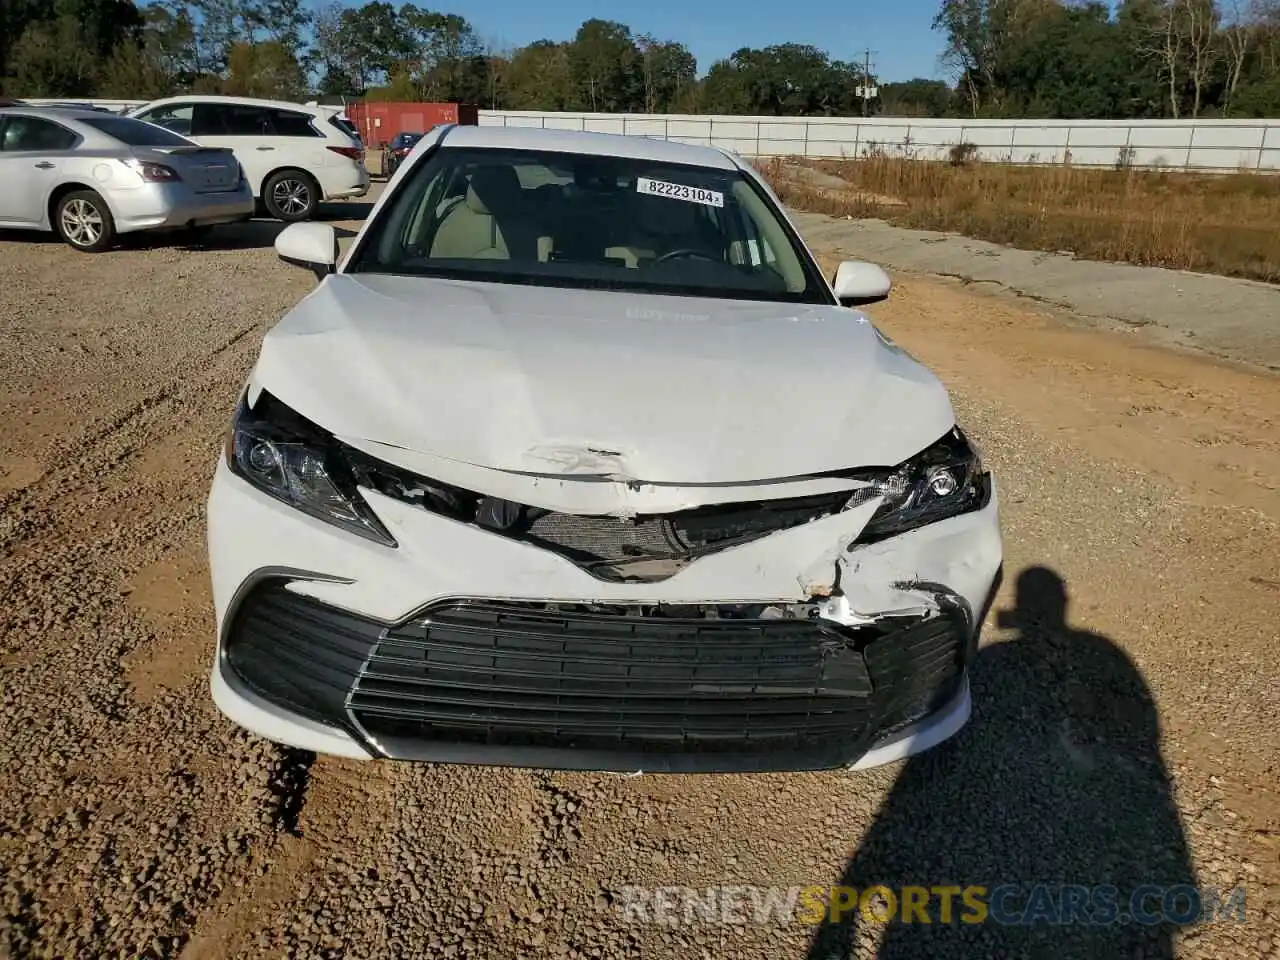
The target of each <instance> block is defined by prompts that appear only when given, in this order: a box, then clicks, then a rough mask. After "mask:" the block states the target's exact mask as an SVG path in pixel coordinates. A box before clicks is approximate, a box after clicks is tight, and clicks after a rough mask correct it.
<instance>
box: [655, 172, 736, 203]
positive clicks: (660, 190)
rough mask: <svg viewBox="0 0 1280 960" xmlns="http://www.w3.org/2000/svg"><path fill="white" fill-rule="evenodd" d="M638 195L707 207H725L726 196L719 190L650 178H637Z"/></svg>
mask: <svg viewBox="0 0 1280 960" xmlns="http://www.w3.org/2000/svg"><path fill="white" fill-rule="evenodd" d="M636 193H647V194H651V195H652V196H655V197H670V198H671V199H673V200H687V201H689V202H690V203H700V204H702V205H703V206H707V207H723V206H724V194H723V193H720V192H719V191H718V190H706V189H704V188H702V187H690V186H688V185H687V184H683V183H668V182H667V181H666V180H650V179H649V178H648V177H636Z"/></svg>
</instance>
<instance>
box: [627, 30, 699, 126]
mask: <svg viewBox="0 0 1280 960" xmlns="http://www.w3.org/2000/svg"><path fill="white" fill-rule="evenodd" d="M636 47H637V49H638V50H639V51H640V71H641V75H642V77H643V80H644V111H645V112H646V113H668V112H670V111H672V110H674V109H676V105H677V104H678V103H679V102H681V100H682V98H687V97H688V94H689V91H690V90H692V88H693V86H694V85H695V84H696V83H697V82H698V80H697V78H698V62H697V60H695V59H694V56H693V54H692V53H690V52H689V50H688V48H687V47H685V45H684V44H682V43H676V42H675V41H661V40H654V39H653V38H652V37H649V36H642V37H640V38H638V40H637V42H636Z"/></svg>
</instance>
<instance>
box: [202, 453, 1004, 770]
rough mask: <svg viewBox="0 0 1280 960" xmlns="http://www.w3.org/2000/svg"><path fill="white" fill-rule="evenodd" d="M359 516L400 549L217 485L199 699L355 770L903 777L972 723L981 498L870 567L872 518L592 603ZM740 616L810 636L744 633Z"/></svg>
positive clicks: (606, 594)
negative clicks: (209, 658)
mask: <svg viewBox="0 0 1280 960" xmlns="http://www.w3.org/2000/svg"><path fill="white" fill-rule="evenodd" d="M367 497H368V499H369V502H370V503H371V505H372V506H373V508H374V509H375V510H376V511H377V513H378V515H379V517H380V518H381V519H382V520H383V522H384V523H386V525H387V527H388V529H390V530H391V531H392V533H393V534H394V536H395V538H396V540H397V542H398V543H399V544H400V546H399V547H398V548H395V549H390V548H386V547H382V546H379V545H377V544H374V543H367V542H364V541H358V540H356V539H355V538H352V537H351V536H350V535H348V534H345V533H343V532H342V531H340V530H338V529H335V528H333V527H330V526H329V525H327V524H324V523H322V522H320V521H317V520H313V519H311V518H309V517H307V516H305V515H303V514H301V513H299V512H298V511H296V510H293V509H291V508H289V507H287V506H284V505H282V504H280V503H278V502H276V501H274V500H271V499H270V498H268V497H266V496H264V495H262V494H261V493H259V492H258V491H256V490H254V489H253V488H251V487H249V486H248V485H247V484H245V483H243V482H242V481H240V480H239V479H238V478H236V477H234V476H232V475H231V474H230V473H229V471H227V470H226V468H225V466H221V465H220V467H219V470H218V475H217V478H216V479H215V483H214V487H213V491H212V493H211V496H210V500H209V546H210V557H211V562H212V568H213V581H214V596H215V603H216V606H217V613H218V630H219V644H218V656H217V661H216V663H215V666H214V671H213V678H212V680H213V690H214V696H215V699H216V700H217V702H218V705H219V706H220V707H221V709H222V710H223V712H224V713H226V714H227V715H228V716H230V717H231V718H232V719H233V720H235V721H237V722H238V723H240V724H241V725H243V726H245V727H247V728H249V729H251V730H254V731H255V732H257V733H259V734H261V735H263V736H266V737H268V738H271V739H274V740H277V741H280V742H284V743H289V744H292V745H295V746H299V747H302V748H306V749H314V750H317V751H320V752H325V753H338V754H343V755H347V756H384V757H395V758H404V759H417V760H438V761H451V762H476V763H496V764H512V765H520V766H546V767H558V768H574V769H595V770H625V771H633V770H648V771H664V770H669V771H711V770H781V769H815V768H824V767H838V766H872V765H875V764H876V763H883V762H887V761H889V760H894V759H898V758H899V757H901V756H905V755H909V754H911V753H914V752H918V751H919V750H921V749H925V748H927V747H929V746H932V745H933V744H934V743H937V742H939V741H940V740H942V739H945V738H946V737H947V736H950V735H951V734H952V733H954V732H955V731H956V730H958V729H959V728H960V726H962V725H963V723H964V721H965V719H966V718H967V716H968V710H969V700H968V686H967V682H966V679H965V669H966V665H967V663H968V662H969V660H970V658H971V656H972V654H973V651H974V649H975V647H976V643H977V636H978V629H979V626H980V622H981V618H982V616H983V614H984V613H985V610H986V607H987V604H988V602H989V597H990V594H991V591H992V589H993V586H994V583H995V579H996V575H997V571H998V569H999V566H1000V562H1001V545H1000V534H999V527H998V523H997V520H996V502H995V493H994V490H993V491H992V494H991V497H990V500H989V502H988V503H987V504H986V505H985V506H984V507H983V508H982V509H980V510H978V511H975V512H972V513H969V514H965V515H963V516H959V517H955V518H952V519H949V520H944V521H941V522H938V523H935V524H932V525H930V526H927V527H924V528H921V529H918V530H915V531H911V532H909V533H906V534H902V535H900V536H897V537H893V538H891V539H889V540H885V541H881V542H879V543H876V544H873V545H870V546H857V545H853V546H850V545H851V544H853V542H854V541H855V540H856V537H857V534H858V532H859V531H860V530H861V529H862V527H863V526H864V525H865V524H866V522H867V520H868V519H869V518H870V516H871V514H872V513H873V512H874V509H875V504H874V503H870V504H865V505H863V506H860V507H857V508H854V509H851V510H847V511H844V512H842V513H840V514H838V515H835V516H831V517H827V518H825V519H822V520H816V521H813V522H811V523H808V524H805V525H803V526H801V527H796V528H793V529H790V530H785V531H781V532H778V533H774V534H771V535H769V536H766V537H762V538H760V539H758V540H755V541H752V542H749V543H745V544H742V545H739V546H736V547H731V548H727V549H724V550H722V551H720V552H718V553H713V554H710V555H707V556H705V557H702V558H700V559H698V560H697V561H695V562H693V563H691V564H689V565H688V566H687V567H686V568H684V569H682V570H680V571H679V572H677V573H676V574H674V575H673V576H671V577H669V578H667V579H665V580H661V581H657V582H651V583H610V582H604V581H601V580H598V579H596V578H595V577H593V576H591V575H590V574H589V573H587V572H586V571H584V570H583V569H581V568H580V567H578V566H576V565H575V564H573V563H572V562H570V561H569V560H566V559H565V558H563V557H561V556H558V555H556V554H554V553H551V552H549V551H546V550H543V549H540V548H538V547H536V546H533V545H531V544H528V543H522V542H518V541H512V540H510V539H507V538H504V537H501V536H498V535H495V534H492V533H489V532H487V531H484V530H481V529H478V528H476V527H474V526H471V525H468V524H463V523H458V522H456V521H451V520H448V519H446V518H444V517H441V516H438V515H435V514H432V513H429V512H427V511H423V510H421V509H417V508H415V507H413V506H411V505H409V504H405V503H402V502H400V501H397V500H393V499H390V498H386V497H382V496H380V495H378V494H373V493H370V494H367ZM828 594H829V596H828ZM744 603H750V604H759V603H769V604H777V605H779V607H780V608H781V609H790V610H791V611H792V612H795V611H796V610H799V611H800V612H801V616H800V618H799V619H785V618H767V619H765V618H752V619H742V618H736V617H735V616H734V615H733V614H732V612H731V610H730V609H729V605H733V604H744ZM654 604H661V605H663V606H664V607H668V608H669V605H674V604H681V605H686V606H687V609H684V610H677V611H672V612H671V613H670V614H668V615H661V616H660V615H656V614H655V612H654V610H653V608H652V606H651V605H654ZM796 605H798V606H796ZM721 610H724V611H725V613H727V614H728V615H722V614H721V612H720V611H721Z"/></svg>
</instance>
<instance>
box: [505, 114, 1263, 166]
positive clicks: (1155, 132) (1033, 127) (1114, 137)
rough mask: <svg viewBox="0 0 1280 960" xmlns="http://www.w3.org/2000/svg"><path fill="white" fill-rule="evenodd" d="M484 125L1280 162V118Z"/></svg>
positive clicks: (762, 152) (556, 119)
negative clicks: (1124, 152) (966, 145)
mask: <svg viewBox="0 0 1280 960" xmlns="http://www.w3.org/2000/svg"><path fill="white" fill-rule="evenodd" d="M480 123H481V124H482V125H489V124H492V125H497V126H503V125H506V126H513V127H515V126H527V127H550V128H559V129H565V130H598V131H602V132H605V133H628V134H636V135H640V136H650V137H661V138H663V139H668V140H681V141H685V142H687V143H697V144H703V145H714V146H718V147H724V148H726V149H729V150H733V151H735V152H737V153H740V154H744V155H747V156H759V157H767V156H807V157H862V156H866V154H867V152H868V151H870V150H874V149H876V148H879V149H883V150H884V151H886V152H887V153H890V154H893V155H905V156H910V157H915V158H928V159H946V157H947V153H948V151H949V150H950V149H951V147H952V146H954V145H955V144H957V143H961V142H967V143H972V144H974V145H975V146H976V147H977V148H978V156H979V157H980V158H982V159H983V160H990V161H997V162H999V161H1003V162H1014V163H1062V162H1063V161H1064V159H1065V157H1066V156H1067V154H1068V152H1069V153H1070V159H1071V163H1072V164H1075V165H1078V166H1097V167H1112V166H1115V164H1116V161H1117V159H1118V157H1119V156H1120V152H1121V150H1127V151H1129V153H1130V156H1131V162H1132V163H1133V165H1135V166H1143V167H1166V168H1170V169H1177V170H1182V169H1188V170H1206V171H1212V170H1217V171H1234V170H1238V169H1241V168H1244V169H1249V170H1280V120H930V119H906V118H901V119H898V118H889V117H874V118H870V119H862V118H852V117H810V118H803V117H726V116H690V115H683V114H667V115H663V114H608V113H542V112H533V111H508V110H481V111H480Z"/></svg>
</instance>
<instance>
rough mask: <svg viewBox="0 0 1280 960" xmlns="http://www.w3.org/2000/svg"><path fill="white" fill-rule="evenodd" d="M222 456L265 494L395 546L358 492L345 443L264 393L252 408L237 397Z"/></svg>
mask: <svg viewBox="0 0 1280 960" xmlns="http://www.w3.org/2000/svg"><path fill="white" fill-rule="evenodd" d="M226 457H227V465H228V466H229V467H230V468H231V472H232V473H234V474H236V475H237V476H238V477H240V478H241V479H243V480H245V481H246V482H248V483H251V484H253V486H255V487H257V488H258V489H259V490H261V491H262V492H263V493H266V494H268V495H269V496H272V497H275V498H276V499H277V500H280V501H281V502H283V503H287V504H289V506H291V507H296V508H297V509H299V510H301V511H302V512H303V513H307V514H310V515H311V516H313V517H316V518H317V519H319V520H323V521H325V522H326V523H332V524H333V525H334V526H338V527H341V528H342V529H344V530H348V531H350V532H351V533H354V534H357V535H358V536H361V537H364V538H365V539H367V540H373V541H374V542H376V543H382V544H386V545H387V546H389V547H394V546H395V545H396V541H395V538H394V537H392V536H391V534H390V533H389V532H388V531H387V528H386V527H384V526H383V525H382V522H381V521H380V520H379V519H378V517H377V515H376V514H375V513H374V512H373V510H372V509H370V507H369V505H368V504H367V503H365V501H364V498H363V497H361V496H360V493H359V491H358V490H357V489H356V478H355V474H354V473H353V471H352V469H351V464H350V463H349V461H348V459H347V457H346V455H345V452H344V450H343V445H342V444H341V443H340V442H339V441H337V440H336V439H335V438H334V437H333V436H332V435H330V434H328V433H326V432H325V431H324V430H322V429H320V428H319V427H318V426H316V425H315V424H313V423H312V422H311V421H309V420H307V419H306V418H305V417H302V416H301V415H299V414H297V413H295V412H294V411H293V410H291V409H289V407H287V406H285V405H284V404H283V403H281V402H280V401H279V400H277V399H276V398H275V397H273V396H271V395H270V394H269V393H267V392H266V391H265V390H264V391H263V392H262V393H261V394H260V395H259V396H258V402H257V403H256V404H255V405H254V406H253V407H250V406H249V404H248V400H247V397H243V396H242V397H241V398H240V404H239V406H237V407H236V413H235V418H234V419H233V420H232V422H231V430H230V431H229V433H228V435H227V448H226Z"/></svg>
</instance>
